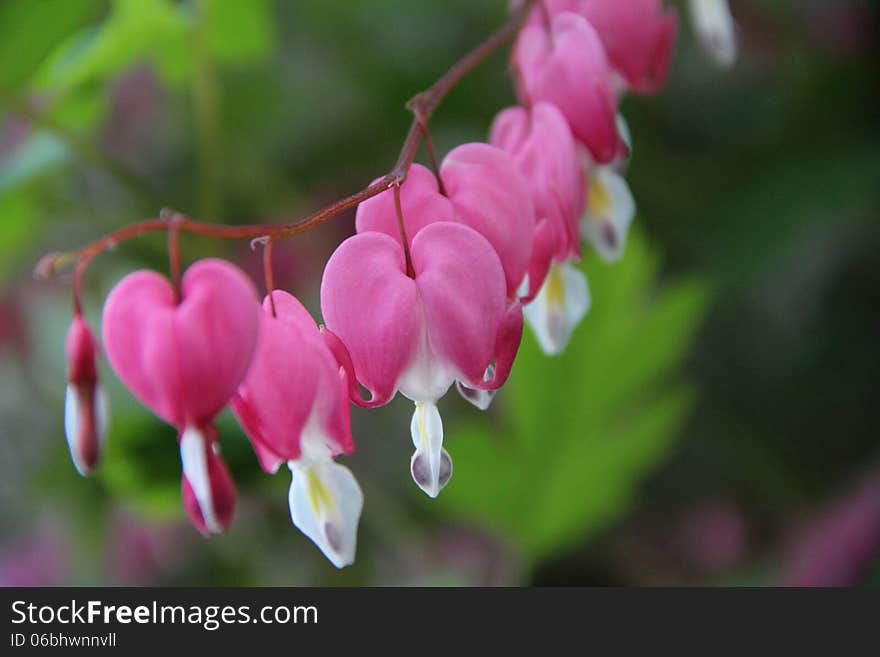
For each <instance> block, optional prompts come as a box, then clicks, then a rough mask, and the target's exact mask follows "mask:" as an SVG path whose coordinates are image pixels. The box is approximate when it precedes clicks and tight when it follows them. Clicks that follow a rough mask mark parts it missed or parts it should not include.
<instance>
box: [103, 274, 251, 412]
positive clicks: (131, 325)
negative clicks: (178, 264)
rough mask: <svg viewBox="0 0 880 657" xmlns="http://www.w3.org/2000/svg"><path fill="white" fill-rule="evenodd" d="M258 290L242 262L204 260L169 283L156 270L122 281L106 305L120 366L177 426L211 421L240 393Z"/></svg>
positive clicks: (110, 347) (132, 385) (108, 341)
mask: <svg viewBox="0 0 880 657" xmlns="http://www.w3.org/2000/svg"><path fill="white" fill-rule="evenodd" d="M254 298H255V293H254V288H253V286H252V284H251V283H250V281H249V280H248V279H247V277H246V276H245V275H244V274H243V273H242V272H241V271H240V270H239V269H238V268H236V267H234V266H233V265H230V264H229V263H226V262H224V261H222V260H214V259H209V260H201V261H199V262H197V263H195V264H194V265H192V266H191V267H190V268H189V269H188V270H187V272H186V274H185V275H184V277H183V282H182V300H181V302H180V303H179V304H176V303H175V299H174V292H173V290H172V287H171V285H170V284H169V282H168V281H167V280H166V279H165V278H164V277H162V276H160V275H159V274H157V273H155V272H150V271H140V272H135V273H133V274H130V275H128V276H126V277H125V278H124V279H122V280H121V281H120V282H119V283H117V284H116V286H115V287H114V288H113V290H112V291H111V292H110V295H109V296H108V298H107V302H106V304H105V306H104V318H103V335H104V344H105V347H106V351H107V356H108V359H109V361H110V364H111V365H112V366H113V369H114V371H115V372H116V374H117V375H118V376H119V378H120V379H121V380H122V382H123V383H124V384H125V385H126V386H127V387H128V388H129V389H130V390H131V391H132V392H133V393H134V395H135V396H136V397H137V398H138V399H140V400H141V402H143V403H144V404H145V405H146V406H148V407H149V408H150V409H151V410H152V411H153V412H154V413H156V414H157V415H158V416H159V417H161V418H162V419H164V420H165V421H166V422H168V423H170V424H173V425H175V426H177V427H183V426H185V425H187V424H191V425H201V424H205V423H207V422H209V421H210V419H211V418H212V417H213V416H214V415H216V414H217V413H218V412H219V411H220V410H221V409H222V408H223V406H225V405H226V403H227V402H228V401H229V398H230V397H231V396H232V394H233V393H234V392H235V389H236V387H237V386H238V384H239V383H240V382H241V380H242V379H243V378H244V375H245V373H246V372H247V368H248V366H249V365H250V361H251V356H252V354H253V350H254V346H255V344H256V338H257V329H258V314H257V313H258V308H257V305H256V304H255V303H254Z"/></svg>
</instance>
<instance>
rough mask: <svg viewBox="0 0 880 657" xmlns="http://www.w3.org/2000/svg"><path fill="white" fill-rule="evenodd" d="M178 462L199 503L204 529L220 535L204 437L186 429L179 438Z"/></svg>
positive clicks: (190, 428) (190, 429)
mask: <svg viewBox="0 0 880 657" xmlns="http://www.w3.org/2000/svg"><path fill="white" fill-rule="evenodd" d="M180 461H181V463H182V464H183V474H184V476H185V477H186V480H187V481H188V482H189V485H190V488H192V491H193V494H194V495H195V497H196V501H197V502H198V503H199V510H200V511H201V512H202V520H204V522H205V527H206V528H207V529H208V531H209V532H211V533H213V534H217V533H220V532H221V531H223V528H222V527H221V525H220V523H219V522H218V521H217V514H216V513H215V511H214V495H213V493H212V491H211V478H210V475H209V473H208V458H207V455H206V448H205V437H204V436H203V435H202V433H201V432H200V431H199V430H198V429H196V428H194V427H187V428H186V430H185V431H184V432H183V435H182V436H181V437H180Z"/></svg>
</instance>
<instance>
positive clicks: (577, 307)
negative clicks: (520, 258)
mask: <svg viewBox="0 0 880 657" xmlns="http://www.w3.org/2000/svg"><path fill="white" fill-rule="evenodd" d="M591 303H592V302H591V297H590V288H589V286H588V285H587V279H586V277H585V276H584V275H583V273H582V272H581V271H580V270H579V269H577V268H576V267H574V266H573V265H572V264H571V263H568V262H564V263H562V264H555V265H553V266H552V267H551V268H550V271H549V273H548V274H547V279H546V280H545V281H544V285H543V286H542V287H541V290H540V291H539V292H538V295H537V296H536V297H535V299H534V300H533V301H532V302H531V303H529V304H527V305H526V306H525V308H523V313H524V314H525V318H526V321H527V322H528V323H529V325H530V326H531V327H532V331H533V333H534V334H535V338H536V339H537V340H538V344H539V345H540V347H541V350H542V351H543V352H544V353H545V354H547V355H548V356H558V355H559V354H561V353H562V352H563V351H565V348H566V347H567V346H568V342H569V340H570V339H571V336H572V333H573V332H574V330H575V328H577V326H578V324H580V322H581V320H582V319H583V318H584V316H585V315H586V314H587V312H588V311H589V309H590V305H591Z"/></svg>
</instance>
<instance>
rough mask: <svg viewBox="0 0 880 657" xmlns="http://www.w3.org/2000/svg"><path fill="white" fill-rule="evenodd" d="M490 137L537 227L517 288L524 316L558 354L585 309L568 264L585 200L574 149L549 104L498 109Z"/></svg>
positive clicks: (576, 273)
mask: <svg viewBox="0 0 880 657" xmlns="http://www.w3.org/2000/svg"><path fill="white" fill-rule="evenodd" d="M491 139H492V142H493V143H495V144H497V145H498V146H500V147H501V148H503V149H504V150H505V151H507V152H508V153H510V154H511V156H512V157H513V159H514V161H515V162H516V163H517V165H518V166H519V168H520V170H521V171H522V172H523V174H524V177H525V179H526V180H528V181H529V185H530V190H531V193H532V197H533V198H534V201H535V207H536V209H537V218H538V224H537V228H536V232H535V248H534V251H533V253H532V264H531V266H530V267H529V276H528V284H527V285H523V288H522V290H521V293H522V295H523V298H524V299H525V300H527V301H529V303H527V304H526V306H525V308H524V312H525V318H526V320H527V321H528V322H529V324H530V325H531V327H532V330H533V331H534V332H535V335H536V336H537V338H538V343H539V344H540V345H541V347H542V349H543V350H544V351H545V352H546V353H548V354H551V355H552V354H558V353H560V352H561V351H562V350H563V349H564V348H565V346H566V345H567V344H568V341H569V338H570V337H571V334H572V332H573V331H574V329H575V327H576V326H577V325H578V323H580V321H581V319H582V318H583V316H584V314H586V312H587V310H588V309H589V306H590V294H589V287H588V286H587V281H586V278H585V277H584V275H583V274H582V273H581V272H580V270H578V269H577V268H575V267H573V266H572V265H570V264H569V263H570V262H571V261H573V260H579V259H580V236H579V231H578V222H579V221H580V217H581V215H582V213H583V208H584V199H585V196H586V189H585V184H584V174H583V171H582V168H581V163H580V160H579V158H578V152H577V146H576V144H575V141H574V137H573V136H572V134H571V130H570V129H569V127H568V123H567V122H566V120H565V117H563V116H562V114H561V112H560V111H559V110H558V109H557V108H556V107H555V106H554V105H551V104H549V103H538V104H536V105H535V106H534V107H532V108H531V111H529V110H526V109H523V108H521V107H512V108H509V109H506V110H504V111H503V112H501V114H499V115H498V116H497V117H496V119H495V121H494V123H493V124H492V130H491Z"/></svg>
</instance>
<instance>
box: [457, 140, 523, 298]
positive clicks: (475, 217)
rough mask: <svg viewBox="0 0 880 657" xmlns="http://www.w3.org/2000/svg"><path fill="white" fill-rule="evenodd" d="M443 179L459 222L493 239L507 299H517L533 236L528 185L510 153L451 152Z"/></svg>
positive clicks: (475, 146)
mask: <svg viewBox="0 0 880 657" xmlns="http://www.w3.org/2000/svg"><path fill="white" fill-rule="evenodd" d="M440 178H441V179H442V180H443V186H444V187H445V190H446V195H447V196H448V198H449V200H450V201H451V202H452V206H453V208H455V218H456V220H457V221H460V222H461V223H463V224H465V225H467V226H470V227H471V228H473V229H474V230H476V231H477V232H478V233H480V234H481V235H482V236H483V237H485V238H486V239H487V240H488V241H489V244H491V245H492V248H494V249H495V253H497V254H498V258H499V259H500V260H501V266H502V267H503V268H504V276H505V280H506V282H507V297H508V298H509V299H514V298H516V293H517V290H518V289H519V286H520V284H521V283H522V280H523V277H524V276H525V275H526V273H527V272H528V269H529V261H530V259H531V254H532V243H533V240H534V232H535V209H534V203H533V201H532V195H531V194H530V193H529V183H528V181H527V180H526V179H525V178H524V177H523V175H522V173H521V172H520V170H519V169H518V168H517V166H516V163H515V162H514V161H513V159H512V158H511V157H510V155H509V154H507V153H505V152H504V151H503V150H501V149H500V148H497V147H495V146H491V145H489V144H482V143H469V144H462V145H461V146H458V147H457V148H454V149H452V150H451V151H449V153H448V154H447V155H446V157H445V158H443V163H442V164H441V165H440Z"/></svg>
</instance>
